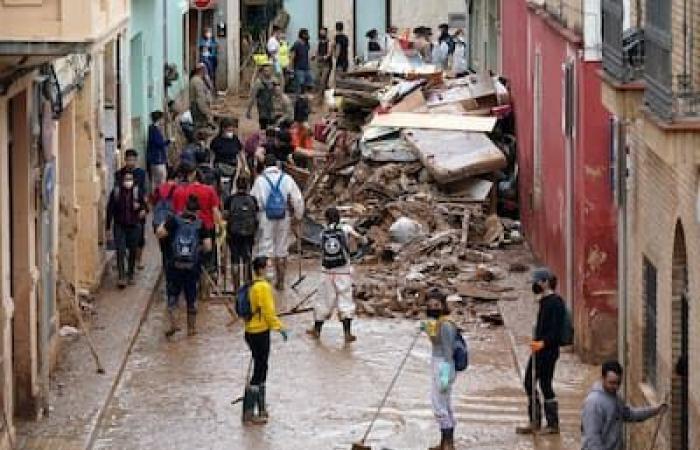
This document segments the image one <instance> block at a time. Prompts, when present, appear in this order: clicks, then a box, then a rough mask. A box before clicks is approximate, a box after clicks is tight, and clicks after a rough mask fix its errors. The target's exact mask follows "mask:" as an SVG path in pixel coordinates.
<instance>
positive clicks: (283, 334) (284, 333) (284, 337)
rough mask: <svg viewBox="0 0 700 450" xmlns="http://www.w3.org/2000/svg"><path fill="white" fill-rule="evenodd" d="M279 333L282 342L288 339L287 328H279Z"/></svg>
mask: <svg viewBox="0 0 700 450" xmlns="http://www.w3.org/2000/svg"><path fill="white" fill-rule="evenodd" d="M280 334H281V335H282V339H284V342H287V340H288V339H289V332H288V331H287V330H280Z"/></svg>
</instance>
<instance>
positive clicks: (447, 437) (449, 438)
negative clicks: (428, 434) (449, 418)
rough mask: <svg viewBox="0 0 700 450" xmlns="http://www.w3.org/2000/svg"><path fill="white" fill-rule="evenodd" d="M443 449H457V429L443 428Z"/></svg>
mask: <svg viewBox="0 0 700 450" xmlns="http://www.w3.org/2000/svg"><path fill="white" fill-rule="evenodd" d="M442 438H443V439H444V441H443V443H442V450H455V429H454V428H448V429H445V430H442Z"/></svg>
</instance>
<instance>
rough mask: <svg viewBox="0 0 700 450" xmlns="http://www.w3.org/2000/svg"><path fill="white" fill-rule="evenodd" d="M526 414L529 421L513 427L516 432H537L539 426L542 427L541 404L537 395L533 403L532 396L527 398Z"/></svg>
mask: <svg viewBox="0 0 700 450" xmlns="http://www.w3.org/2000/svg"><path fill="white" fill-rule="evenodd" d="M533 407H534V410H533ZM527 414H528V416H529V418H530V422H529V423H528V424H527V425H525V426H519V427H517V428H516V429H515V432H516V433H517V434H533V433H537V432H539V431H540V428H542V404H541V403H540V399H539V397H537V396H535V402H534V405H533V402H532V396H530V397H529V398H528V402H527Z"/></svg>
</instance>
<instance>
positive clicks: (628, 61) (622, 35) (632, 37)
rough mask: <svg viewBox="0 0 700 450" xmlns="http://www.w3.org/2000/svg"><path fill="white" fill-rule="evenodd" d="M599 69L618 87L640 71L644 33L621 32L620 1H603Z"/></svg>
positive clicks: (636, 78) (629, 81)
mask: <svg viewBox="0 0 700 450" xmlns="http://www.w3.org/2000/svg"><path fill="white" fill-rule="evenodd" d="M602 6H603V70H604V71H605V74H606V75H607V76H609V77H611V78H612V79H613V80H614V81H615V82H617V83H620V84H627V83H632V82H635V81H639V80H640V79H641V78H642V76H643V72H644V32H643V31H642V30H636V29H630V30H623V14H624V12H623V0H603V5H602Z"/></svg>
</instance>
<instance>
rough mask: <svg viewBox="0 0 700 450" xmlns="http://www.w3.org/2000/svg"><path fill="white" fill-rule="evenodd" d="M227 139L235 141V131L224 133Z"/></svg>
mask: <svg viewBox="0 0 700 450" xmlns="http://www.w3.org/2000/svg"><path fill="white" fill-rule="evenodd" d="M224 137H225V138H226V139H233V131H227V132H225V133H224Z"/></svg>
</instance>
